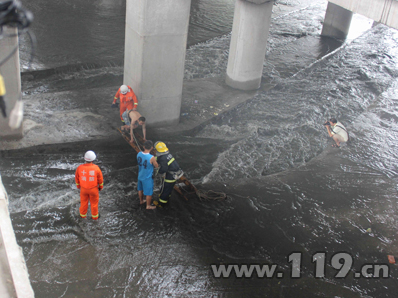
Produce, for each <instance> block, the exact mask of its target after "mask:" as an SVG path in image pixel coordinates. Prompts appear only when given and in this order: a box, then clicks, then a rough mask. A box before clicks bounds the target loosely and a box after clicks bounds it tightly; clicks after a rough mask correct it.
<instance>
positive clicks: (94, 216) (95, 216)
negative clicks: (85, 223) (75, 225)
mask: <svg viewBox="0 0 398 298" xmlns="http://www.w3.org/2000/svg"><path fill="white" fill-rule="evenodd" d="M98 215H99V213H98V214H97V215H91V217H92V218H98Z"/></svg>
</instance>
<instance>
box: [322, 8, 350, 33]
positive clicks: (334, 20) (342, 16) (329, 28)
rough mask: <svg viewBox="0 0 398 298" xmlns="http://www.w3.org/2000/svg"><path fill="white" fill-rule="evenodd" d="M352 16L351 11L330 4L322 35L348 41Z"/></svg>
mask: <svg viewBox="0 0 398 298" xmlns="http://www.w3.org/2000/svg"><path fill="white" fill-rule="evenodd" d="M352 15H353V13H352V12H351V11H349V10H347V9H345V8H343V7H341V6H338V5H336V4H334V3H331V2H329V3H328V7H327V9H326V14H325V20H324V22H323V28H322V33H321V35H322V36H329V37H334V38H338V39H346V37H347V35H348V31H349V30H350V25H351V20H352Z"/></svg>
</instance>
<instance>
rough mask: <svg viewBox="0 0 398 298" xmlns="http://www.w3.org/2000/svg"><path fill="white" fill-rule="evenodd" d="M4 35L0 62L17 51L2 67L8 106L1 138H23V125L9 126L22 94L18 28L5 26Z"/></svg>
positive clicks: (0, 124) (1, 124) (0, 117)
mask: <svg viewBox="0 0 398 298" xmlns="http://www.w3.org/2000/svg"><path fill="white" fill-rule="evenodd" d="M3 34H4V36H12V37H4V38H0V62H1V61H3V60H4V59H5V58H6V57H7V56H8V55H10V53H11V52H12V51H14V50H15V49H16V51H15V53H14V54H13V55H12V56H11V58H10V59H8V61H7V62H6V63H4V64H3V65H2V66H1V67H0V74H1V75H2V76H3V78H4V84H5V88H6V95H5V102H6V108H7V118H3V115H2V114H1V113H0V139H2V140H4V139H20V138H22V125H21V126H20V127H19V128H17V129H15V130H11V128H10V127H9V126H8V121H9V116H10V112H11V110H12V108H13V107H14V105H15V103H16V102H17V100H18V99H19V97H20V96H21V74H20V68H19V50H18V36H17V34H18V29H16V28H11V27H8V26H3Z"/></svg>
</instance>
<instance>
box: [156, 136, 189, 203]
mask: <svg viewBox="0 0 398 298" xmlns="http://www.w3.org/2000/svg"><path fill="white" fill-rule="evenodd" d="M155 149H156V160H157V162H158V164H159V172H158V173H159V174H160V175H163V183H162V188H161V189H160V193H159V201H154V202H153V203H154V204H155V205H156V206H160V207H163V206H165V205H166V204H167V203H168V202H169V198H170V197H171V192H172V191H173V188H174V185H175V184H176V182H177V180H178V179H179V178H181V176H182V175H183V174H184V172H183V171H182V170H181V168H180V166H179V165H178V163H177V161H176V160H175V159H174V157H173V156H172V155H171V154H170V153H169V149H168V148H167V147H166V144H165V143H163V142H156V143H155Z"/></svg>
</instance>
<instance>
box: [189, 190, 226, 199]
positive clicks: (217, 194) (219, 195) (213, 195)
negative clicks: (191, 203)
mask: <svg viewBox="0 0 398 298" xmlns="http://www.w3.org/2000/svg"><path fill="white" fill-rule="evenodd" d="M196 195H197V196H198V198H199V199H200V200H201V201H224V200H226V199H227V194H226V193H224V192H221V191H213V190H209V191H207V192H206V191H204V190H200V189H198V190H196Z"/></svg>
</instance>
